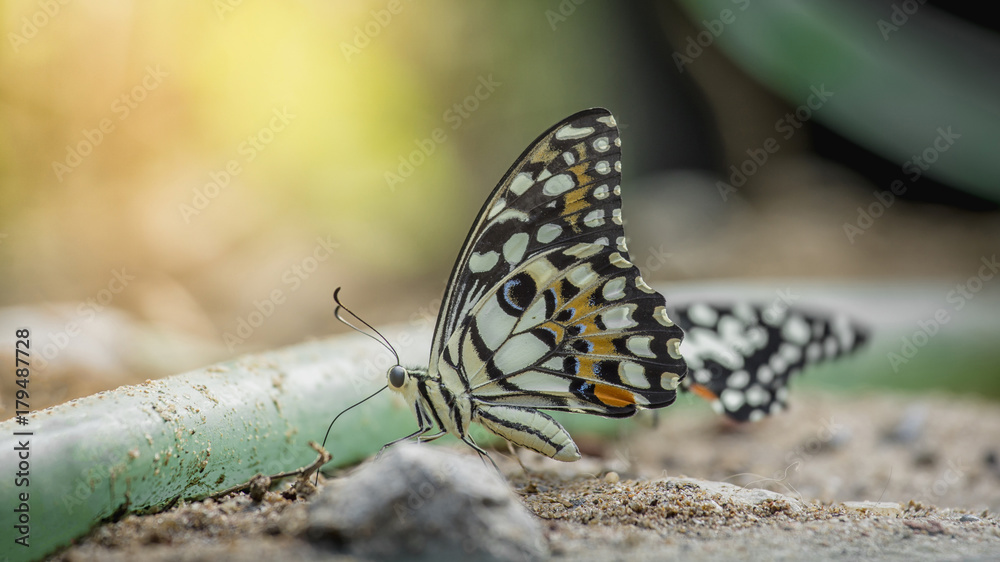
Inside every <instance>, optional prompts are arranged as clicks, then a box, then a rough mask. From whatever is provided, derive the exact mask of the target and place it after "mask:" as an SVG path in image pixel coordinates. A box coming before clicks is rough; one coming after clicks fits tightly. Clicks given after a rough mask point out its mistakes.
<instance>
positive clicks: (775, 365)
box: [769, 355, 788, 375]
mask: <svg viewBox="0 0 1000 562" xmlns="http://www.w3.org/2000/svg"><path fill="white" fill-rule="evenodd" d="M769 363H770V365H771V368H772V369H774V374H776V375H780V374H782V373H784V372H785V369H787V368H788V361H785V358H784V357H782V356H780V355H772V356H771V360H770V361H769Z"/></svg>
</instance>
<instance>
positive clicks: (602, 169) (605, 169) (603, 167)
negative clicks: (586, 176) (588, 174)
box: [594, 160, 611, 175]
mask: <svg viewBox="0 0 1000 562" xmlns="http://www.w3.org/2000/svg"><path fill="white" fill-rule="evenodd" d="M594 170H596V171H597V173H598V174H601V175H605V174H608V173H609V172H611V164H608V161H607V160H601V161H600V162H598V163H597V165H596V166H594Z"/></svg>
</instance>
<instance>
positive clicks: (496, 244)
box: [430, 108, 624, 369]
mask: <svg viewBox="0 0 1000 562" xmlns="http://www.w3.org/2000/svg"><path fill="white" fill-rule="evenodd" d="M619 157H620V150H619V140H618V128H617V125H616V124H615V121H614V117H612V115H611V113H610V112H608V111H607V110H606V109H599V108H598V109H589V110H585V111H581V112H580V113H577V114H575V115H572V116H570V117H568V118H566V119H565V120H563V121H562V122H560V123H557V124H556V125H554V126H553V127H552V128H550V129H549V130H548V131H546V132H545V133H543V134H542V135H541V136H540V137H538V139H536V140H535V141H534V142H533V143H532V144H531V145H530V146H529V147H528V148H527V149H526V150H525V151H524V152H523V153H522V154H521V156H520V157H518V159H517V160H516V161H515V162H514V164H513V165H512V166H511V167H510V169H508V170H507V173H506V174H504V177H503V179H502V180H500V183H499V184H498V185H497V187H496V189H494V190H493V193H492V194H491V195H490V197H489V198H488V199H487V200H486V203H485V204H484V205H483V208H482V209H481V210H480V211H479V215H478V217H477V218H476V222H475V224H473V226H472V228H471V229H470V231H469V234H468V236H467V237H466V240H465V243H464V244H463V246H462V251H461V252H460V253H459V255H458V258H457V260H456V261H455V266H454V268H453V269H452V272H451V277H450V278H449V280H448V285H447V289H446V290H445V295H444V298H443V301H442V303H441V313H440V314H439V315H438V320H437V324H436V326H435V330H434V341H433V343H432V346H431V357H430V359H431V360H430V364H431V366H432V367H431V368H432V369H433V365H434V363H435V362H436V360H437V359H438V358H439V357H441V356H442V354H443V353H444V351H445V345H446V343H447V342H448V340H449V339H450V338H451V337H452V335H453V334H454V333H455V331H456V329H457V328H458V326H459V324H460V323H461V322H462V321H463V320H464V319H466V318H467V317H468V313H469V311H470V310H471V309H472V307H473V306H474V305H475V304H476V302H478V301H479V300H480V299H481V298H482V297H483V295H484V294H485V293H486V291H487V290H489V289H491V288H492V287H494V286H495V285H496V284H497V283H498V282H499V281H500V279H502V278H503V277H505V276H506V275H508V274H509V273H510V272H511V271H513V270H514V269H515V268H516V267H517V266H518V265H520V264H521V263H522V262H523V261H524V260H526V259H528V258H530V257H531V256H533V255H536V254H538V253H540V252H543V251H545V250H546V249H549V248H553V247H558V246H565V245H567V244H574V243H581V242H593V241H596V240H599V239H603V240H606V241H608V242H609V243H610V244H619V243H622V244H624V238H620V237H621V236H622V228H621V211H620V209H621V199H620V197H619V196H618V193H619V187H618V186H619V181H620V178H621V175H620V164H619V163H618V162H619Z"/></svg>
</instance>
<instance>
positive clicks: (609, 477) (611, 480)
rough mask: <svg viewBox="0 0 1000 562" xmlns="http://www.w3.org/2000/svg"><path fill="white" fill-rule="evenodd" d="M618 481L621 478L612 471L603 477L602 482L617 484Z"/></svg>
mask: <svg viewBox="0 0 1000 562" xmlns="http://www.w3.org/2000/svg"><path fill="white" fill-rule="evenodd" d="M619 480H621V477H620V476H618V473H617V472H615V471H613V470H612V471H611V472H609V473H607V474H605V475H604V481H605V482H607V483H608V484H617V483H618V481H619Z"/></svg>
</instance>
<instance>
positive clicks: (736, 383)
mask: <svg viewBox="0 0 1000 562" xmlns="http://www.w3.org/2000/svg"><path fill="white" fill-rule="evenodd" d="M748 384H750V373H748V372H746V371H744V370H742V369H741V370H739V371H736V372H734V373H733V374H731V375H729V377H728V378H726V386H728V387H729V388H743V387H745V386H746V385H748Z"/></svg>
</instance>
